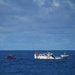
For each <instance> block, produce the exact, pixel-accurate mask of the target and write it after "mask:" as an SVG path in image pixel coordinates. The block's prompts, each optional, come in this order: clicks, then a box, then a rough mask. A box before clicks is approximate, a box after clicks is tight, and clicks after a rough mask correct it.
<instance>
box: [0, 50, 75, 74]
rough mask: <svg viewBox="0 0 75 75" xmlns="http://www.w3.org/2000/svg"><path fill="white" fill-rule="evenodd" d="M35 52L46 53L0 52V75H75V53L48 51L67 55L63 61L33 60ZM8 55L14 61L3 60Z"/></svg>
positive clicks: (27, 51)
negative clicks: (12, 57)
mask: <svg viewBox="0 0 75 75" xmlns="http://www.w3.org/2000/svg"><path fill="white" fill-rule="evenodd" d="M35 52H46V51H43V50H42V51H41V50H39V51H38V50H32V51H30V50H26V51H23V50H15V51H0V75H75V51H71V50H70V51H69V50H67V51H66V50H65V51H63V50H62V51H60V50H59V51H58V50H57V51H50V52H53V53H54V54H55V55H58V56H59V55H60V54H63V53H64V52H66V53H67V54H69V57H68V59H63V60H38V59H34V56H33V55H34V53H35ZM10 54H13V55H15V56H16V59H10V60H9V59H6V58H5V57H6V56H8V55H10Z"/></svg>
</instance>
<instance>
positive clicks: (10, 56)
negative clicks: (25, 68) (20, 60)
mask: <svg viewBox="0 0 75 75" xmlns="http://www.w3.org/2000/svg"><path fill="white" fill-rule="evenodd" d="M15 58H16V56H14V55H11V54H10V55H9V56H6V59H15Z"/></svg>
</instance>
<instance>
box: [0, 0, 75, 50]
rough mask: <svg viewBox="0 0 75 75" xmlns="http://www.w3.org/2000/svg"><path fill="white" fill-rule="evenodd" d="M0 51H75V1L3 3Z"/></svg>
mask: <svg viewBox="0 0 75 75" xmlns="http://www.w3.org/2000/svg"><path fill="white" fill-rule="evenodd" d="M0 50H75V0H0Z"/></svg>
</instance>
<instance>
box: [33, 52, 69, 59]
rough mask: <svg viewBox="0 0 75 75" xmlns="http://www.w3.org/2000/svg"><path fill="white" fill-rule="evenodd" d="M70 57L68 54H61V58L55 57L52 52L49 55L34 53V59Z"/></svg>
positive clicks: (59, 57)
mask: <svg viewBox="0 0 75 75" xmlns="http://www.w3.org/2000/svg"><path fill="white" fill-rule="evenodd" d="M68 56H69V55H66V53H64V54H61V55H60V56H55V55H54V54H53V53H51V52H47V53H38V52H36V53H34V59H67V58H68Z"/></svg>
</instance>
